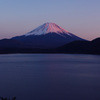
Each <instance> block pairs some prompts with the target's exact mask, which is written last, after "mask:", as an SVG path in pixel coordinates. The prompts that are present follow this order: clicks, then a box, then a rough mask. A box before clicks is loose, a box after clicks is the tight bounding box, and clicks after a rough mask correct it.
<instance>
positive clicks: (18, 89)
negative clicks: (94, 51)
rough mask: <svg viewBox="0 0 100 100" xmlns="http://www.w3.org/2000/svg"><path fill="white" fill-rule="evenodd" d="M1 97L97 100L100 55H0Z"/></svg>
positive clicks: (99, 79)
mask: <svg viewBox="0 0 100 100" xmlns="http://www.w3.org/2000/svg"><path fill="white" fill-rule="evenodd" d="M0 96H3V97H11V98H12V97H13V96H16V97H17V100H100V56H96V55H77V54H76V55H70V54H9V55H0Z"/></svg>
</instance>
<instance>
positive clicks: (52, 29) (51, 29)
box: [25, 23, 70, 36]
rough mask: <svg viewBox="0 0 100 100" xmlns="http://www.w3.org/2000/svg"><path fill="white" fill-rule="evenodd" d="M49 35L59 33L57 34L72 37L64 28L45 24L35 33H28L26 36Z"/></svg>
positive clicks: (35, 30)
mask: <svg viewBox="0 0 100 100" xmlns="http://www.w3.org/2000/svg"><path fill="white" fill-rule="evenodd" d="M47 33H57V34H59V33H66V34H68V35H70V33H69V32H68V31H66V30H64V29H63V28H61V27H60V26H58V25H56V24H55V23H45V24H43V25H41V26H39V27H37V28H36V29H34V30H33V31H31V32H28V33H26V34H25V36H29V35H43V34H47Z"/></svg>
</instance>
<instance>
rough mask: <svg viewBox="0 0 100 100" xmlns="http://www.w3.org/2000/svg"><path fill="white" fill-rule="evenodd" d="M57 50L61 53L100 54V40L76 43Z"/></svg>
mask: <svg viewBox="0 0 100 100" xmlns="http://www.w3.org/2000/svg"><path fill="white" fill-rule="evenodd" d="M56 50H57V52H59V53H82V54H100V38H97V39H94V40H92V41H74V42H71V43H68V44H66V45H64V46H61V47H59V48H57V49H56Z"/></svg>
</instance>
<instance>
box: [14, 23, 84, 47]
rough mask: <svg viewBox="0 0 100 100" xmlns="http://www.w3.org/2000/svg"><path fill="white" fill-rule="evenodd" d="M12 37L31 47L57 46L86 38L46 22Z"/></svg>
mask: <svg viewBox="0 0 100 100" xmlns="http://www.w3.org/2000/svg"><path fill="white" fill-rule="evenodd" d="M12 39H14V40H18V41H19V42H21V43H23V44H25V45H27V46H28V47H29V48H42V49H45V48H56V47H59V46H62V45H65V44H66V43H69V42H72V41H75V40H82V41H83V40H84V39H82V38H80V37H78V36H76V35H74V34H72V33H70V32H68V31H66V30H64V29H63V28H61V27H60V26H58V25H56V24H55V23H45V24H43V25H41V26H39V27H37V28H36V29H34V30H32V31H30V32H28V33H26V34H24V35H22V36H17V37H13V38H12Z"/></svg>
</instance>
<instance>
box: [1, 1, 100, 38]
mask: <svg viewBox="0 0 100 100" xmlns="http://www.w3.org/2000/svg"><path fill="white" fill-rule="evenodd" d="M99 10H100V0H59V1H58V0H16V1H13V0H0V39H2V38H11V37H13V36H19V35H23V34H25V33H27V32H29V31H31V30H33V29H35V28H36V27H38V26H40V25H42V24H44V23H46V22H53V23H56V24H58V25H59V26H61V27H62V28H64V29H65V30H68V31H69V32H71V33H73V34H75V35H77V36H79V37H81V38H84V39H88V40H92V39H94V38H97V37H100V28H99V27H100V13H99V12H100V11H99Z"/></svg>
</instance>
